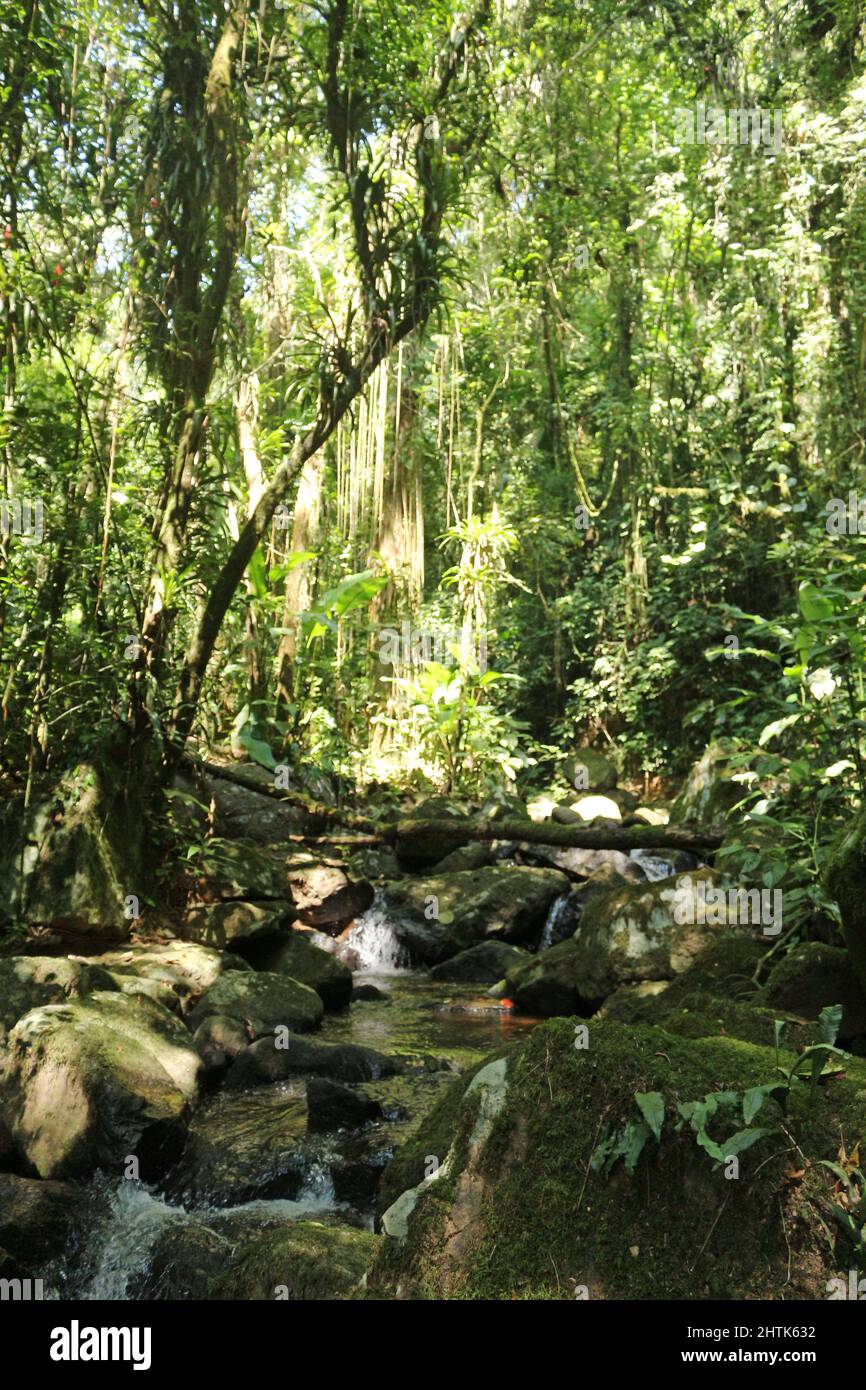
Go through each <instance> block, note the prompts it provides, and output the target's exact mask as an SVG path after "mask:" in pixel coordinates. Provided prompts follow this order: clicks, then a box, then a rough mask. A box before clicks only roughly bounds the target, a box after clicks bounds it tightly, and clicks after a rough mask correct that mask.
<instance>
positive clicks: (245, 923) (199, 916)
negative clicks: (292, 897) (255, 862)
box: [178, 898, 295, 951]
mask: <svg viewBox="0 0 866 1390" xmlns="http://www.w3.org/2000/svg"><path fill="white" fill-rule="evenodd" d="M294 918H295V907H294V904H293V903H292V902H290V901H289V900H288V899H285V898H284V899H283V900H282V901H280V900H278V899H269V900H267V901H265V902H219V903H200V904H198V905H197V906H196V907H191V908H189V909H188V910H187V912H186V914H185V915H184V918H183V921H182V922H181V923H180V926H179V928H178V933H179V935H180V936H181V937H182V938H183V940H184V941H197V942H199V943H200V944H201V945H202V946H213V947H214V948H215V949H216V950H218V951H224V950H226V949H227V948H229V947H231V948H236V947H237V946H238V945H239V944H240V943H242V942H246V941H253V940H256V939H258V938H260V937H272V936H274V935H275V934H276V933H278V932H279V931H281V930H287V929H288V927H289V925H290V924H291V922H293V921H294Z"/></svg>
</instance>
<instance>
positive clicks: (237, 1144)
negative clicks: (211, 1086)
mask: <svg viewBox="0 0 866 1390" xmlns="http://www.w3.org/2000/svg"><path fill="white" fill-rule="evenodd" d="M306 1132H307V1098H306V1091H305V1088H304V1085H303V1083H302V1082H298V1083H297V1084H295V1085H292V1086H282V1087H280V1089H279V1090H278V1091H276V1090H275V1091H271V1092H268V1091H264V1092H262V1091H260V1092H257V1093H256V1095H255V1096H254V1097H251V1096H249V1095H246V1094H243V1093H241V1094H237V1095H232V1094H225V1093H223V1094H220V1095H217V1096H214V1097H213V1098H212V1099H211V1100H209V1101H206V1102H205V1103H204V1104H203V1105H202V1106H200V1107H199V1109H198V1110H197V1111H196V1113H195V1115H194V1116H193V1119H192V1121H191V1123H190V1127H189V1133H188V1135H187V1140H186V1145H185V1148H184V1152H183V1156H182V1158H181V1160H180V1164H179V1165H178V1169H177V1172H176V1173H174V1174H173V1175H172V1178H171V1181H170V1190H172V1191H176V1192H177V1193H179V1194H180V1195H181V1196H182V1197H183V1198H184V1199H186V1200H189V1201H202V1200H206V1201H208V1202H212V1203H214V1204H215V1205H217V1206H234V1205H237V1204H238V1203H240V1202H246V1201H250V1200H251V1199H253V1198H265V1197H294V1196H296V1195H297V1193H298V1192H299V1191H300V1188H301V1186H302V1185H303V1181H304V1176H305V1173H306V1170H307V1163H306V1160H305V1157H304V1153H303V1141H304V1138H305V1135H306Z"/></svg>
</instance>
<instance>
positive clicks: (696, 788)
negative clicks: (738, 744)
mask: <svg viewBox="0 0 866 1390" xmlns="http://www.w3.org/2000/svg"><path fill="white" fill-rule="evenodd" d="M730 757H731V753H730V749H729V748H728V747H727V745H726V744H725V743H724V742H717V743H711V744H709V745H708V747H707V748H705V749H704V751H703V753H702V754H701V756H700V758H699V759H698V761H697V762H696V763H694V764H693V766H692V767H691V769H690V771H689V774H688V776H687V777H686V780H685V782H684V783H683V785H682V787H681V789H680V794H679V796H678V797H677V799H676V801H675V802H674V804H673V806H672V808H671V821H672V822H673V823H674V824H682V823H684V822H693V823H694V824H696V825H715V824H717V823H718V822H720V821H724V820H725V819H726V817H727V815H728V813H729V812H730V811H731V810H732V808H733V807H734V806H735V805H736V804H737V802H739V801H742V800H743V797H744V795H745V787H744V785H743V783H742V782H735V781H734V779H733V771H734V770H733V769H732V768H731V766H730Z"/></svg>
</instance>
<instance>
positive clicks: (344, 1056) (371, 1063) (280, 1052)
mask: <svg viewBox="0 0 866 1390" xmlns="http://www.w3.org/2000/svg"><path fill="white" fill-rule="evenodd" d="M275 1044H276V1040H275V1039H274V1038H259V1039H258V1041H257V1042H254V1043H253V1044H252V1045H251V1046H250V1047H248V1048H247V1049H246V1051H245V1052H242V1053H241V1054H240V1056H239V1057H236V1058H235V1060H234V1062H233V1063H232V1065H231V1067H230V1068H229V1073H228V1076H227V1077H226V1086H227V1087H229V1088H230V1089H237V1088H240V1087H245V1086H262V1085H265V1084H267V1083H268V1082H271V1081H283V1080H284V1079H285V1078H286V1077H291V1076H297V1075H300V1074H308V1075H311V1076H325V1077H328V1078H330V1079H331V1080H333V1081H347V1082H353V1081H376V1080H378V1079H379V1078H380V1077H383V1076H393V1075H395V1074H396V1073H397V1072H398V1071H400V1070H401V1067H400V1064H399V1062H397V1060H396V1059H395V1058H393V1057H387V1056H385V1055H384V1054H383V1053H381V1052H375V1051H374V1050H373V1049H372V1048H369V1047H359V1046H358V1045H357V1044H355V1043H320V1042H312V1041H311V1040H310V1039H309V1038H298V1037H291V1038H290V1039H289V1042H288V1046H287V1047H277V1046H276V1045H275Z"/></svg>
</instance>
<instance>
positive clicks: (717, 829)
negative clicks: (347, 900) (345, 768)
mask: <svg viewBox="0 0 866 1390" xmlns="http://www.w3.org/2000/svg"><path fill="white" fill-rule="evenodd" d="M181 762H182V764H183V765H185V766H187V767H195V768H197V769H198V770H199V771H201V772H205V773H207V774H208V775H209V776H212V777H222V778H224V779H225V780H226V781H228V782H235V783H237V785H238V786H241V787H246V788H247V790H248V791H253V792H259V793H260V794H261V795H262V796H269V797H272V798H274V799H275V800H277V801H285V802H287V803H288V804H290V805H294V806H299V807H301V808H302V809H303V810H304V811H305V812H306V813H307V814H308V815H309V817H310V820H311V825H310V833H309V835H303V834H302V835H301V838H303V839H324V840H326V839H328V838H331V839H332V840H333V838H334V837H329V836H328V834H327V830H326V827H327V826H328V825H341V826H345V827H348V828H349V829H350V830H356V831H360V832H362V833H363V832H367V834H368V835H369V836H370V837H371V839H370V841H369V842H370V843H372V842H374V841H375V842H380V843H382V844H388V845H393V846H394V847H395V848H396V850H397V853H398V855H399V856H400V858H401V860H403V862H404V863H406V864H408V865H412V864H416V863H417V864H421V865H426V864H430V863H432V862H435V859H436V858H439V859H442V858H444V856H445V855H446V854H449V853H450V851H451V850H452V849H459V848H460V846H461V845H465V844H468V843H469V842H470V841H473V840H482V841H488V840H516V841H517V842H518V843H524V844H531V845H554V846H555V847H556V848H558V849H619V850H622V851H623V852H624V853H626V854H627V853H628V851H629V850H631V849H683V850H689V851H691V852H692V853H697V854H700V853H701V852H704V851H710V850H714V849H718V848H719V846H720V845H721V844H722V842H723V841H724V838H725V831H724V826H719V825H713V826H700V825H630V826H628V827H623V826H612V825H604V826H598V825H561V824H560V823H559V822H558V821H552V820H546V821H534V820H529V819H526V820H524V819H521V818H518V817H516V816H513V817H512V816H509V817H507V818H506V817H503V819H502V820H490V819H484V820H479V819H474V818H472V817H469V816H467V817H466V819H465V820H463V819H457V818H451V817H447V816H446V817H441V818H440V819H438V820H416V819H412V817H407V816H401V817H397V818H394V819H392V820H374V819H372V818H371V817H369V816H358V815H356V814H355V813H354V812H352V811H346V810H344V809H343V808H342V807H334V806H325V805H323V804H322V803H321V802H319V801H314V800H313V799H312V798H311V797H307V796H304V795H303V794H302V793H299V792H292V791H283V790H281V789H278V788H277V787H275V786H274V785H272V784H271V783H269V782H265V781H260V780H259V779H258V778H257V777H253V776H251V775H250V774H249V773H244V772H241V771H239V770H237V769H235V768H232V767H224V766H223V765H222V764H220V763H211V762H207V761H205V760H204V759H202V758H193V757H191V756H190V755H189V754H186V755H184V757H183V758H182V759H181ZM291 838H292V839H295V838H296V837H295V836H292V837H291ZM440 851H441V852H440ZM431 855H432V856H434V857H433V858H431Z"/></svg>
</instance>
